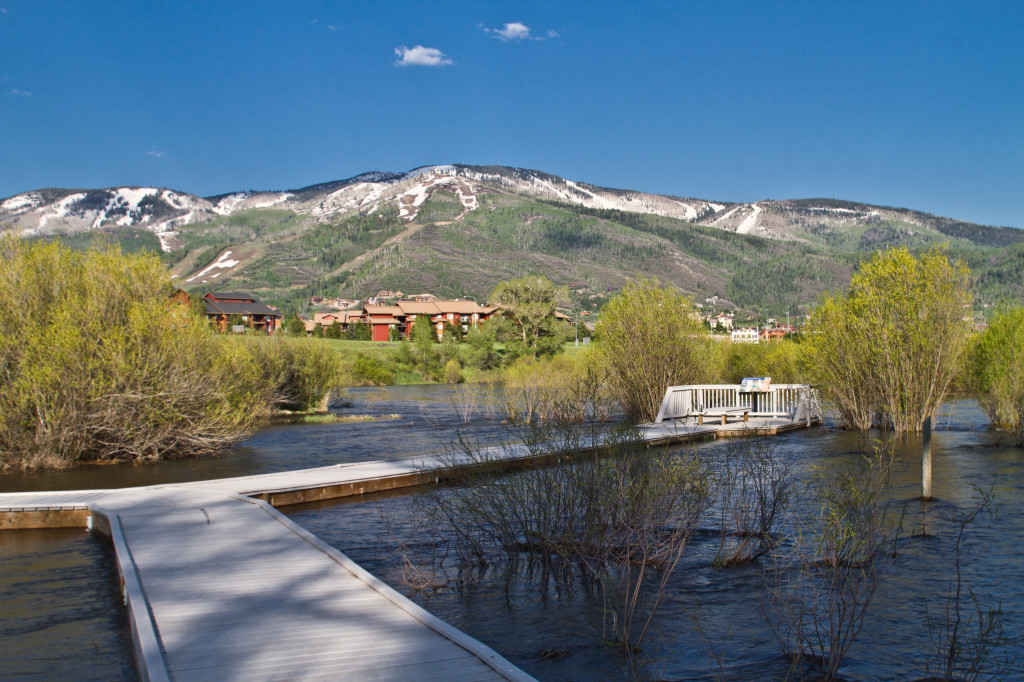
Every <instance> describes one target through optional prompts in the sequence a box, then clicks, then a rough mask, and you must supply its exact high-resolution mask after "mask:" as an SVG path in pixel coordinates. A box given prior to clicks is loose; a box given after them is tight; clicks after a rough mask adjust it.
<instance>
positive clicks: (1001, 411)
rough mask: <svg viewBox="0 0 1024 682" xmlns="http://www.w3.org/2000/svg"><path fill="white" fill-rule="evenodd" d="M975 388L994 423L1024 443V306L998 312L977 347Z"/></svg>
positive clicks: (979, 399)
mask: <svg viewBox="0 0 1024 682" xmlns="http://www.w3.org/2000/svg"><path fill="white" fill-rule="evenodd" d="M973 367H974V389H975V391H976V392H977V395H978V402H979V403H981V406H982V408H984V410H985V412H986V413H987V414H988V418H989V420H990V421H991V422H992V425H993V426H995V427H997V428H1001V429H1008V430H1010V431H1011V432H1012V433H1013V435H1014V438H1015V440H1016V443H1017V445H1022V444H1024V307H1019V306H1018V307H1016V308H1009V309H1006V310H1003V311H1001V312H999V313H998V314H997V315H996V316H995V318H994V319H993V320H992V324H991V325H989V328H988V329H986V330H985V332H984V333H983V334H982V335H981V337H980V338H979V339H978V343H977V345H976V346H975V348H974V356H973Z"/></svg>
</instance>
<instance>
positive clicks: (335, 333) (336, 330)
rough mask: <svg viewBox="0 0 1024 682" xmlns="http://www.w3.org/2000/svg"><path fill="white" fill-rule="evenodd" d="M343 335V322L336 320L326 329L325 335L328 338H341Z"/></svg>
mask: <svg viewBox="0 0 1024 682" xmlns="http://www.w3.org/2000/svg"><path fill="white" fill-rule="evenodd" d="M342 336H343V334H342V331H341V323H340V322H338V321H337V320H335V321H334V322H332V323H331V326H330V327H328V328H327V329H325V330H324V337H325V338H328V339H340V338H341V337H342Z"/></svg>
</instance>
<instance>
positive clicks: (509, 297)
mask: <svg viewBox="0 0 1024 682" xmlns="http://www.w3.org/2000/svg"><path fill="white" fill-rule="evenodd" d="M568 297H569V294H568V291H566V290H565V289H564V288H561V287H556V286H555V285H554V284H553V283H552V282H551V280H549V279H548V278H547V277H534V276H531V277H523V278H521V279H513V280H509V281H507V282H501V283H500V284H498V286H496V287H495V288H494V291H493V292H491V296H490V299H489V301H490V302H491V303H493V304H496V305H499V306H501V314H500V316H499V317H498V319H497V323H496V325H495V331H496V334H497V339H498V340H499V341H502V342H504V343H505V344H506V348H507V349H508V351H509V354H510V355H512V356H514V357H519V356H520V355H532V356H533V357H535V358H536V357H542V356H551V355H555V354H556V353H558V352H559V351H560V350H561V346H562V343H563V341H564V340H565V334H564V332H563V330H561V329H560V328H559V326H558V320H557V319H556V318H555V312H556V310H557V309H558V304H559V303H564V302H565V301H566V300H567V299H568Z"/></svg>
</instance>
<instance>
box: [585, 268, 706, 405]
mask: <svg viewBox="0 0 1024 682" xmlns="http://www.w3.org/2000/svg"><path fill="white" fill-rule="evenodd" d="M691 307H692V306H691V303H690V301H689V299H687V298H686V297H685V296H683V295H681V294H679V293H676V292H675V291H673V290H672V289H671V288H669V287H667V286H666V287H662V286H661V283H660V282H658V280H656V279H645V278H643V277H641V278H638V279H636V280H635V281H633V282H630V283H629V284H627V285H626V286H625V287H624V288H623V289H622V293H620V294H618V295H617V296H615V298H613V299H612V300H611V301H609V302H608V304H607V305H606V306H605V308H604V313H603V314H602V315H601V319H600V321H598V323H597V328H596V330H595V338H596V346H595V348H596V350H597V352H598V353H599V354H600V357H601V358H602V360H603V362H604V364H605V366H606V368H607V370H608V373H609V375H610V381H611V385H612V388H613V389H614V390H615V392H616V394H617V395H618V398H619V401H620V402H621V403H622V406H623V408H624V409H625V411H626V413H627V414H628V415H630V416H631V417H633V418H635V419H637V420H639V421H644V422H650V421H654V418H655V417H657V416H658V410H659V409H660V407H661V401H662V398H663V397H664V396H665V389H667V388H668V387H669V386H680V385H685V384H702V383H708V382H710V381H712V380H713V379H714V378H715V377H716V376H717V374H718V367H717V357H718V356H717V353H716V348H715V347H714V345H713V344H714V342H713V341H711V340H710V339H708V335H707V332H706V330H705V329H704V327H703V326H702V325H701V323H700V321H699V320H697V319H696V318H694V317H693V316H692V315H691V314H690V309H691Z"/></svg>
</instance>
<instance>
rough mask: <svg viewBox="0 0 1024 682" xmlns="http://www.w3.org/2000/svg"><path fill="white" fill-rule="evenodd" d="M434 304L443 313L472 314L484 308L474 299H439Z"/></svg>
mask: <svg viewBox="0 0 1024 682" xmlns="http://www.w3.org/2000/svg"><path fill="white" fill-rule="evenodd" d="M434 305H436V306H437V309H438V310H440V311H441V312H442V313H458V314H459V315H472V314H473V313H479V312H480V311H481V310H482V308H481V307H480V306H479V305H477V304H476V303H475V302H473V301H437V302H436V303H435V304H434Z"/></svg>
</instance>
